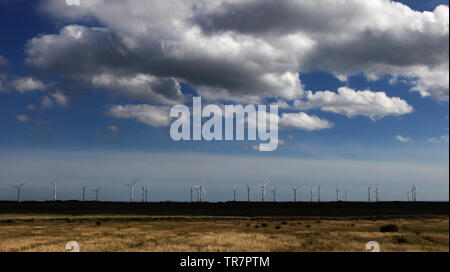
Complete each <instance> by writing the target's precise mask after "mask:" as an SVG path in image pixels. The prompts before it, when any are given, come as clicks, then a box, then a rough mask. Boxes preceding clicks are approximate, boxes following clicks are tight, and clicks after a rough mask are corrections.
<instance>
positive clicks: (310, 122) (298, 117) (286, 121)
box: [279, 112, 333, 131]
mask: <svg viewBox="0 0 450 272" xmlns="http://www.w3.org/2000/svg"><path fill="white" fill-rule="evenodd" d="M279 126H280V128H284V129H300V130H307V131H313V130H321V129H326V128H332V127H333V124H332V123H331V122H329V121H327V120H324V119H320V118H319V117H317V116H315V115H312V116H311V115H308V114H306V113H304V112H298V113H283V114H282V115H281V117H280V119H279Z"/></svg>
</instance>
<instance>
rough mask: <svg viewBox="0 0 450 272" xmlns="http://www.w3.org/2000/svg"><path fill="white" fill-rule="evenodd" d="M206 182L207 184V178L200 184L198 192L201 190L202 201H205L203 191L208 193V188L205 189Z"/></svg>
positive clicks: (200, 198) (200, 197)
mask: <svg viewBox="0 0 450 272" xmlns="http://www.w3.org/2000/svg"><path fill="white" fill-rule="evenodd" d="M205 184H206V179H203V182H202V184H200V185H199V186H198V192H199V200H200V202H203V193H206V190H205Z"/></svg>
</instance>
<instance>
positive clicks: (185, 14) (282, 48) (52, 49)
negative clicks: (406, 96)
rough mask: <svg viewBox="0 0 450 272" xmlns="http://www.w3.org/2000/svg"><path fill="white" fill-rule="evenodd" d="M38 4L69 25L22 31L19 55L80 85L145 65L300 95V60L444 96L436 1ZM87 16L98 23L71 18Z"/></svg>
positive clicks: (224, 93)
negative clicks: (420, 7) (23, 48)
mask: <svg viewBox="0 0 450 272" xmlns="http://www.w3.org/2000/svg"><path fill="white" fill-rule="evenodd" d="M41 9H42V10H44V11H45V12H47V14H49V15H50V17H51V18H55V19H57V20H59V19H63V20H64V21H65V22H69V23H72V25H68V26H65V27H64V28H63V29H61V31H60V33H58V34H49V35H41V36H38V37H35V38H33V39H32V40H30V42H29V43H28V46H27V55H28V57H27V63H28V64H30V65H31V66H32V67H33V68H35V69H37V70H39V71H42V72H46V73H49V74H58V75H60V76H62V77H63V78H67V79H70V80H75V81H78V82H81V83H83V84H86V85H89V86H91V84H92V79H93V78H94V77H96V76H101V75H103V74H107V75H109V76H111V77H113V78H117V79H121V80H123V79H127V80H126V81H128V80H129V79H132V78H133V77H136V75H146V76H150V77H156V78H158V79H162V80H164V79H174V80H176V81H180V82H187V83H189V84H190V85H192V86H193V87H195V88H196V89H197V90H198V91H199V93H201V94H202V96H204V97H205V98H208V99H211V100H212V99H220V100H225V99H226V100H232V101H242V100H243V99H249V100H251V101H258V100H259V99H262V98H266V97H267V98H284V99H287V100H292V99H296V98H299V97H301V96H302V95H303V86H302V84H301V82H300V80H299V78H298V75H299V72H304V71H310V70H324V71H328V72H330V73H332V74H334V75H335V76H337V77H338V78H340V79H345V78H346V77H347V76H349V75H353V74H358V73H360V72H363V74H365V75H366V76H367V77H368V78H369V79H377V78H380V77H382V76H384V75H391V76H395V77H406V78H408V80H409V81H410V82H411V83H412V87H411V90H416V91H419V92H420V93H421V94H422V95H425V96H432V97H434V98H436V99H442V100H448V70H449V61H448V59H449V50H448V36H449V27H448V26H449V19H448V6H444V5H441V6H438V7H436V9H435V10H433V11H432V12H428V11H426V12H418V11H414V10H412V9H410V8H409V7H407V6H406V5H403V4H400V3H397V2H391V1H386V0H371V1H353V0H340V1H335V2H330V1H326V0H316V1H294V0H243V1H235V0H231V1H224V0H214V1H211V0H209V1H204V0H182V1H181V0H168V1H156V0H124V1H106V0H96V1H89V2H88V3H85V4H83V5H81V6H80V7H77V8H76V9H73V8H72V9H68V8H67V6H65V5H64V3H62V1H59V0H45V1H43V2H42V4H41ZM255 11H257V12H255ZM117 18H120V20H117ZM324 18H326V19H324ZM86 20H88V21H95V22H98V25H101V26H103V27H102V28H99V27H87V26H82V25H79V24H80V23H85V22H86ZM69 60H70V63H71V65H66V63H67V62H68V61H69ZM119 81H120V80H119ZM113 85H114V84H110V85H107V86H105V88H108V89H109V88H111V89H113V92H114V93H116V94H117V93H119V94H122V95H128V94H130V95H132V96H134V95H138V96H137V97H139V99H142V95H145V97H146V99H148V100H146V101H150V100H151V101H150V102H157V103H166V102H167V101H166V100H167V99H168V100H169V101H173V97H174V95H175V94H176V92H174V90H176V88H168V90H167V91H166V92H161V93H158V95H156V96H155V94H154V92H153V87H149V88H148V90H147V91H144V90H140V91H136V93H130V91H129V89H128V88H127V84H123V85H122V86H121V85H120V84H119V85H118V86H116V88H114V86H113ZM144 85H145V84H144ZM147 86H148V85H147ZM119 89H120V90H119ZM164 101H166V102H164Z"/></svg>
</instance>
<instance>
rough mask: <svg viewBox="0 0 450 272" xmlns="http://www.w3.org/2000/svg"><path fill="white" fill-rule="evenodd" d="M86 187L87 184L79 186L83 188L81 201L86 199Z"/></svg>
mask: <svg viewBox="0 0 450 272" xmlns="http://www.w3.org/2000/svg"><path fill="white" fill-rule="evenodd" d="M87 187H89V185H86V186H81V188H83V201H84V200H85V199H86V198H85V196H86V188H87Z"/></svg>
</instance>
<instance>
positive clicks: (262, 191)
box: [258, 182, 269, 202]
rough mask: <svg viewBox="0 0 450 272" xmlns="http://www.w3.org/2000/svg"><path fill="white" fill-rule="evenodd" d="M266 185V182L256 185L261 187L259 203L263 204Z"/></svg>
mask: <svg viewBox="0 0 450 272" xmlns="http://www.w3.org/2000/svg"><path fill="white" fill-rule="evenodd" d="M268 184H269V183H268V182H266V183H264V184H258V185H259V186H261V201H262V202H264V194H265V193H266V186H267V185H268Z"/></svg>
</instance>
